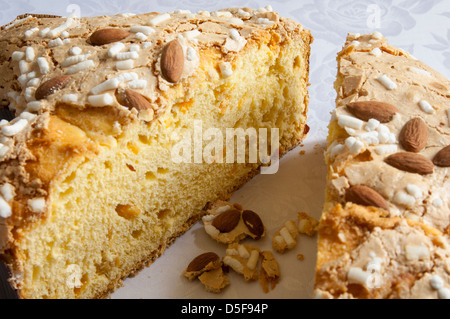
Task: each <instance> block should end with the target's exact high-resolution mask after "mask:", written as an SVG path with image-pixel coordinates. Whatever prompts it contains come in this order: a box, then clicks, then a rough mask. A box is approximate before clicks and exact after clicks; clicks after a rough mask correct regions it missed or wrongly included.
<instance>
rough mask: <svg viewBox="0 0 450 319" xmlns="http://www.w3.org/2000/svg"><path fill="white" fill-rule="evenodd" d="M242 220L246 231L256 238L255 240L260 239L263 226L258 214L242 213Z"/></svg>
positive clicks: (263, 229) (246, 211) (251, 212)
mask: <svg viewBox="0 0 450 319" xmlns="http://www.w3.org/2000/svg"><path fill="white" fill-rule="evenodd" d="M242 220H243V221H244V224H245V225H246V226H247V228H248V230H249V231H250V232H251V233H252V234H253V235H255V236H256V237H255V239H260V238H261V237H262V236H263V235H264V232H265V228H264V224H263V222H262V220H261V218H260V217H259V215H258V214H256V213H255V212H253V211H251V210H245V211H244V212H243V213H242Z"/></svg>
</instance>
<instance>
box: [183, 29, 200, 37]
mask: <svg viewBox="0 0 450 319" xmlns="http://www.w3.org/2000/svg"><path fill="white" fill-rule="evenodd" d="M200 34H202V33H201V32H200V31H199V30H197V29H195V30H190V31H186V32H183V37H184V38H185V39H186V40H193V39H195V38H196V37H198V36H199V35H200Z"/></svg>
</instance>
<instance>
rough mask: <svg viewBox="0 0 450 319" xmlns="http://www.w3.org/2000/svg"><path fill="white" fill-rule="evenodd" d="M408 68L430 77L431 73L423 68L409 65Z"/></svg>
mask: <svg viewBox="0 0 450 319" xmlns="http://www.w3.org/2000/svg"><path fill="white" fill-rule="evenodd" d="M408 70H409V71H411V72H414V73H417V74H420V75H424V76H427V77H431V73H430V72H428V71H425V70H423V69H419V68H416V67H413V66H410V67H408Z"/></svg>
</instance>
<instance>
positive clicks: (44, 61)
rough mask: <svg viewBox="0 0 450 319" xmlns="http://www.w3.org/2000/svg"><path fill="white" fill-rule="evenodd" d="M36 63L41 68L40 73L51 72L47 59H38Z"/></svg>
mask: <svg viewBox="0 0 450 319" xmlns="http://www.w3.org/2000/svg"><path fill="white" fill-rule="evenodd" d="M36 61H37V64H38V67H39V72H41V74H47V73H48V72H49V71H50V65H49V64H48V61H47V59H46V58H44V57H38V58H37V60H36Z"/></svg>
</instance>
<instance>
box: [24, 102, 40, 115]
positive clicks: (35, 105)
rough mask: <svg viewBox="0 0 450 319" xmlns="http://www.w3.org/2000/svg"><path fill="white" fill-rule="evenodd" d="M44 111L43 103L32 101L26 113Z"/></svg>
mask: <svg viewBox="0 0 450 319" xmlns="http://www.w3.org/2000/svg"><path fill="white" fill-rule="evenodd" d="M41 109H42V104H41V101H31V102H28V103H27V107H26V109H25V110H26V111H27V112H33V113H34V112H38V111H40V110H41Z"/></svg>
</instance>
